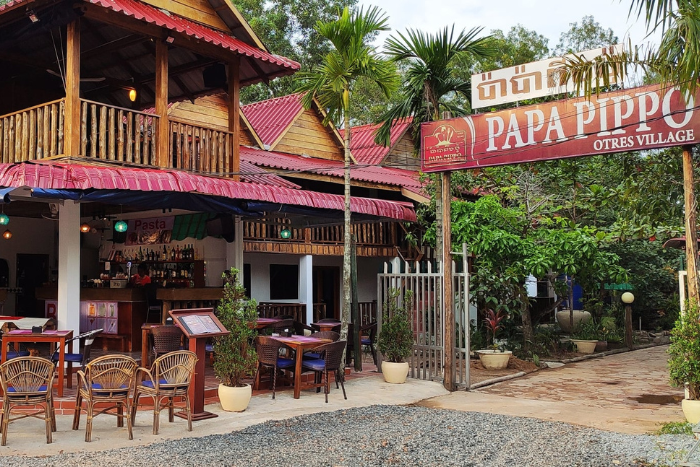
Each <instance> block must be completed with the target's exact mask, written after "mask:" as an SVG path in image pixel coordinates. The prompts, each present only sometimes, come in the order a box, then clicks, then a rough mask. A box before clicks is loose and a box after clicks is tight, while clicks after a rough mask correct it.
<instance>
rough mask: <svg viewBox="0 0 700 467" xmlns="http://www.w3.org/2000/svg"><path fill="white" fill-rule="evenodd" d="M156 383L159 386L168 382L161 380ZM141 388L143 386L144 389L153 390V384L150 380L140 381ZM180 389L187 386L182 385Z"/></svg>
mask: <svg viewBox="0 0 700 467" xmlns="http://www.w3.org/2000/svg"><path fill="white" fill-rule="evenodd" d="M158 383H159V384H168V381H167V380H165V379H162V378H161V379H160V381H158ZM141 386H145V387H147V388H150V389H153V388H155V385H154V384H153V381H151V380H146V381H142V382H141ZM181 387H182V388H183V389H184V388H186V387H187V385H184V386H181Z"/></svg>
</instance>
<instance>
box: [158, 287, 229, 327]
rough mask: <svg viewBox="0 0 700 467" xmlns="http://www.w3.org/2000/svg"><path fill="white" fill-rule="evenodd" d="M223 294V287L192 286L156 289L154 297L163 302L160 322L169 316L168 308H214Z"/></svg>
mask: <svg viewBox="0 0 700 467" xmlns="http://www.w3.org/2000/svg"><path fill="white" fill-rule="evenodd" d="M223 296H224V289H223V287H193V288H185V289H158V290H157V291H156V298H157V299H158V300H160V301H161V302H162V303H163V314H162V319H161V322H163V323H165V319H166V318H168V316H170V315H169V314H168V312H169V311H170V310H177V309H180V308H214V307H216V305H217V303H218V302H219V300H221V299H222V298H223Z"/></svg>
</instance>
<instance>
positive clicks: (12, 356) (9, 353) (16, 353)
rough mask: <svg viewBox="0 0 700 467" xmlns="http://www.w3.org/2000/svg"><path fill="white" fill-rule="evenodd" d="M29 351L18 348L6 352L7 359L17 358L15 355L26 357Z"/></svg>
mask: <svg viewBox="0 0 700 467" xmlns="http://www.w3.org/2000/svg"><path fill="white" fill-rule="evenodd" d="M28 356H29V352H27V351H26V350H20V351H19V352H14V351H13V352H7V359H8V360H9V359H11V358H17V357H28Z"/></svg>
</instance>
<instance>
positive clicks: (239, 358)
mask: <svg viewBox="0 0 700 467" xmlns="http://www.w3.org/2000/svg"><path fill="white" fill-rule="evenodd" d="M223 279H224V296H223V298H222V299H221V301H220V302H219V305H218V306H217V307H216V316H217V318H219V321H221V324H223V325H224V327H225V328H226V329H227V330H228V331H229V334H228V335H225V336H220V337H216V338H215V341H214V358H215V360H214V373H215V374H216V377H217V378H218V380H219V381H220V382H221V384H220V385H219V400H220V401H221V406H222V407H223V409H224V410H229V411H234V412H240V411H243V410H245V409H246V407H248V403H249V402H250V398H251V396H252V388H251V386H250V384H244V383H243V378H245V377H246V376H248V375H250V374H252V373H253V372H254V371H255V367H256V366H257V361H258V357H257V354H256V353H255V346H254V343H253V340H254V339H255V335H256V332H255V322H256V320H257V317H258V311H257V302H256V301H255V300H249V299H247V298H246V296H245V289H244V288H243V286H242V285H241V283H240V281H239V280H238V270H237V269H235V268H231V269H230V271H226V272H224V274H223Z"/></svg>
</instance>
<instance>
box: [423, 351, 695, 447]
mask: <svg viewBox="0 0 700 467" xmlns="http://www.w3.org/2000/svg"><path fill="white" fill-rule="evenodd" d="M667 350H668V346H659V347H651V348H647V349H643V350H636V351H633V352H626V353H620V354H616V355H610V356H607V357H602V358H594V359H590V360H585V361H582V362H578V363H571V364H567V365H565V366H563V367H560V368H556V369H547V370H542V371H538V372H536V373H531V374H529V375H526V376H523V377H520V378H516V379H513V380H509V381H505V382H502V383H497V384H494V385H492V386H487V387H484V388H481V389H477V390H474V391H471V392H464V391H462V392H454V393H452V394H449V395H445V396H439V397H436V398H433V399H430V400H426V401H423V402H421V403H420V405H423V406H426V407H435V408H444V409H451V410H462V411H474V412H488V413H497V414H502V415H513V416H521V417H534V418H539V419H542V420H556V421H561V422H566V423H572V424H577V425H585V426H589V427H593V428H599V429H602V430H609V431H616V432H620V433H631V434H635V433H649V432H652V431H655V430H657V429H658V428H659V427H660V425H661V424H663V423H666V422H672V421H685V418H684V417H683V412H682V411H681V407H680V401H681V399H682V398H683V390H682V389H679V388H672V387H670V386H669V383H668V369H667V367H666V362H667V354H666V351H667Z"/></svg>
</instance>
